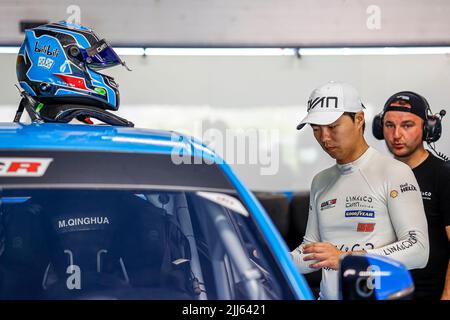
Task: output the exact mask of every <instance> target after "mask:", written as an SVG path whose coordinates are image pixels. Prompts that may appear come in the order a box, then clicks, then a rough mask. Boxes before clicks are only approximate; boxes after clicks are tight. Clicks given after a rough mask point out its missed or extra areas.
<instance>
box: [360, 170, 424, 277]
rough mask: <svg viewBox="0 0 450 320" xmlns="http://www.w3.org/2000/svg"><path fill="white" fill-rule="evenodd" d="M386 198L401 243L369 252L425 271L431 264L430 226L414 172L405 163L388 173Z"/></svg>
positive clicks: (392, 222) (397, 242) (398, 241)
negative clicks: (428, 263)
mask: <svg viewBox="0 0 450 320" xmlns="http://www.w3.org/2000/svg"><path fill="white" fill-rule="evenodd" d="M386 176H387V179H388V180H387V182H386V184H385V188H386V190H384V192H385V197H386V202H387V208H388V211H389V217H390V220H391V224H392V226H393V227H394V230H395V234H396V235H397V241H396V242H393V243H391V244H388V245H385V246H383V247H380V248H375V249H371V250H367V253H372V254H377V255H381V256H386V257H388V258H391V259H394V260H396V261H398V262H401V263H403V264H404V265H405V266H406V267H407V268H408V269H420V268H424V267H425V266H426V265H427V262H428V256H429V251H430V248H429V240H428V225H427V219H426V216H425V210H424V206H423V201H422V195H421V192H420V189H419V185H418V183H417V180H416V178H415V176H414V174H413V172H412V170H411V169H410V168H409V167H408V166H407V165H405V164H403V163H397V164H396V165H395V166H392V167H389V168H388V171H387V172H386Z"/></svg>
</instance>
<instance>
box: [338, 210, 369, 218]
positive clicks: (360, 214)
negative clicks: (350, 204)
mask: <svg viewBox="0 0 450 320" xmlns="http://www.w3.org/2000/svg"><path fill="white" fill-rule="evenodd" d="M345 217H346V218H375V211H369V210H347V211H345Z"/></svg>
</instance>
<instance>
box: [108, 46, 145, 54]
mask: <svg viewBox="0 0 450 320" xmlns="http://www.w3.org/2000/svg"><path fill="white" fill-rule="evenodd" d="M114 51H115V52H116V53H117V54H118V55H120V56H143V55H145V49H144V48H120V47H119V48H114Z"/></svg>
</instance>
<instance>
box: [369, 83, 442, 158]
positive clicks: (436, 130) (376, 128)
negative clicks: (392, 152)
mask: <svg viewBox="0 0 450 320" xmlns="http://www.w3.org/2000/svg"><path fill="white" fill-rule="evenodd" d="M402 94H408V95H412V96H415V97H416V98H418V99H420V100H421V101H422V102H423V103H424V105H425V107H426V119H425V121H424V124H423V134H422V140H423V141H425V142H426V143H427V144H428V145H429V146H430V148H431V149H432V150H433V151H435V150H434V145H432V143H434V142H436V141H438V140H439V138H440V137H441V134H442V118H443V117H444V116H445V115H446V114H447V112H446V111H445V110H443V109H442V110H441V111H440V112H439V113H436V114H433V113H432V112H431V108H430V105H429V104H428V101H427V100H426V99H425V98H424V97H422V96H421V95H420V94H417V93H415V92H412V91H402V92H398V93H397V94H396V95H402ZM388 103H391V99H388V101H386V103H385V105H384V107H383V110H382V111H381V112H380V113H378V114H377V115H376V116H375V117H374V118H373V122H372V134H373V136H374V137H375V138H376V139H378V140H383V139H384V134H383V118H384V114H385V111H384V110H385V109H386V107H387V106H388ZM435 153H436V154H437V155H438V156H440V157H441V158H443V159H444V160H445V161H449V160H450V159H449V158H448V157H447V156H445V155H444V154H441V153H440V152H437V151H435Z"/></svg>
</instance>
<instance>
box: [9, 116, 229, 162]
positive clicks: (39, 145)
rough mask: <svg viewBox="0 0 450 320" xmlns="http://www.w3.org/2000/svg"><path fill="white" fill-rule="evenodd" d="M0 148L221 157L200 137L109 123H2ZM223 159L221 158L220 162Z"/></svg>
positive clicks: (216, 158)
mask: <svg viewBox="0 0 450 320" xmlns="http://www.w3.org/2000/svg"><path fill="white" fill-rule="evenodd" d="M0 149H2V150H5V149H21V150H23V149H35V150H52V149H56V150H78V151H83V150H86V151H115V152H142V153H164V154H171V153H172V152H174V151H177V150H178V151H179V150H184V151H187V152H189V154H191V155H196V156H201V157H203V158H210V159H211V158H213V159H215V160H221V159H220V157H218V156H217V155H216V154H215V153H214V151H212V150H211V149H209V148H208V147H207V146H205V145H204V144H202V143H201V142H200V141H199V140H197V139H195V138H193V137H191V136H188V135H184V134H181V133H178V132H175V131H163V130H149V129H140V128H129V127H118V126H110V125H84V124H62V123H30V124H24V123H2V122H0ZM220 162H221V161H220Z"/></svg>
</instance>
